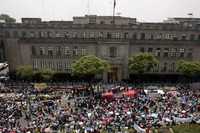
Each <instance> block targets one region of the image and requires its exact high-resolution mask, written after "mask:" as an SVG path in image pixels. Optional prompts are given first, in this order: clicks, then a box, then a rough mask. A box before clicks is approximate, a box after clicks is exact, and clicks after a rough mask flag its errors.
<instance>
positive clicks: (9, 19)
mask: <svg viewBox="0 0 200 133" xmlns="http://www.w3.org/2000/svg"><path fill="white" fill-rule="evenodd" d="M0 20H4V21H5V22H6V23H15V22H16V19H15V18H13V17H10V16H9V15H7V14H1V15H0Z"/></svg>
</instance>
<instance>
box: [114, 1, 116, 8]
mask: <svg viewBox="0 0 200 133" xmlns="http://www.w3.org/2000/svg"><path fill="white" fill-rule="evenodd" d="M115 7H116V0H114V8H115Z"/></svg>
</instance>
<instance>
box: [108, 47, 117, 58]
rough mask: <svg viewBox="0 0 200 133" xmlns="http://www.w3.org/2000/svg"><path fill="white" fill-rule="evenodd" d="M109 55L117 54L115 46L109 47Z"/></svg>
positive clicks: (114, 55)
mask: <svg viewBox="0 0 200 133" xmlns="http://www.w3.org/2000/svg"><path fill="white" fill-rule="evenodd" d="M109 53H110V57H112V58H114V57H116V56H117V48H116V47H110V49H109Z"/></svg>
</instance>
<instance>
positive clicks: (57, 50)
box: [55, 46, 61, 56]
mask: <svg viewBox="0 0 200 133" xmlns="http://www.w3.org/2000/svg"><path fill="white" fill-rule="evenodd" d="M55 55H56V56H61V47H60V46H59V47H55Z"/></svg>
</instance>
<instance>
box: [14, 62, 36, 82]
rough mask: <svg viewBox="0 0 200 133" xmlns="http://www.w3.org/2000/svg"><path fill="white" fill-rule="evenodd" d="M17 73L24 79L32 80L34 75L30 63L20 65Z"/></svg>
mask: <svg viewBox="0 0 200 133" xmlns="http://www.w3.org/2000/svg"><path fill="white" fill-rule="evenodd" d="M16 75H17V76H18V77H20V78H22V79H25V80H30V79H31V78H32V77H33V75H34V72H33V68H32V66H29V65H24V66H20V67H18V68H17V69H16Z"/></svg>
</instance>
